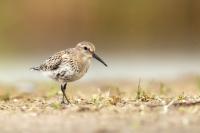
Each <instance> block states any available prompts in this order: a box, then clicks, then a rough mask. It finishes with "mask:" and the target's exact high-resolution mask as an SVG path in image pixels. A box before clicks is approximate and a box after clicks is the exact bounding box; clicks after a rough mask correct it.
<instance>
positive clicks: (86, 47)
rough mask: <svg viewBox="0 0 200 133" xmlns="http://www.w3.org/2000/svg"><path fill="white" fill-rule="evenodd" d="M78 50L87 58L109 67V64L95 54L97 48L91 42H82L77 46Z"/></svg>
mask: <svg viewBox="0 0 200 133" xmlns="http://www.w3.org/2000/svg"><path fill="white" fill-rule="evenodd" d="M76 49H78V50H79V51H80V52H81V54H82V55H83V56H84V57H85V58H87V59H91V58H95V59H97V60H98V61H100V62H101V63H103V64H104V65H105V66H107V64H106V63H105V62H104V61H103V60H102V59H101V58H100V57H99V56H98V55H97V54H96V53H95V46H94V44H92V43H91V42H86V41H83V42H80V43H78V44H77V45H76Z"/></svg>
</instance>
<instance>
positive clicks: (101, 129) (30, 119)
mask: <svg viewBox="0 0 200 133" xmlns="http://www.w3.org/2000/svg"><path fill="white" fill-rule="evenodd" d="M188 81H189V80H188ZM180 83H182V84H180ZM119 84H120V85H113V84H112V85H107V86H104V85H103V86H102V85H85V84H82V85H80V86H78V87H77V86H70V87H69V88H70V89H69V90H68V93H67V95H68V96H69V98H70V101H71V102H72V104H68V105H67V104H66V105H61V104H60V100H61V92H60V91H58V88H57V87H56V86H55V87H53V88H49V89H47V88H48V87H49V86H51V85H48V86H45V85H42V87H41V85H38V86H40V87H38V86H37V89H35V90H34V91H33V92H21V91H18V90H16V88H11V89H1V90H2V91H1V93H0V99H1V100H0V132H1V133H13V132H15V133H36V132H37V133H38V132H41V133H55V132H56V133H57V132H58V133H61V132H67V133H74V132H81V133H132V132H139V133H143V132H144V133H146V132H148V133H169V132H173V133H179V132H181V133H187V132H199V130H200V127H199V123H200V95H199V89H198V82H197V81H196V80H194V82H188V84H186V83H185V82H183V80H182V82H181V81H180V82H173V83H170V82H166V83H160V82H153V83H152V82H148V83H147V84H145V83H141V85H138V84H137V83H134V84H131V82H130V83H119ZM166 84H167V85H166ZM183 84H184V85H183ZM182 86H184V87H183V88H182ZM1 88H6V87H5V86H4V87H1ZM44 88H45V89H44ZM74 88H76V89H74ZM83 88H84V89H83ZM173 88H176V89H173ZM181 88H182V89H181Z"/></svg>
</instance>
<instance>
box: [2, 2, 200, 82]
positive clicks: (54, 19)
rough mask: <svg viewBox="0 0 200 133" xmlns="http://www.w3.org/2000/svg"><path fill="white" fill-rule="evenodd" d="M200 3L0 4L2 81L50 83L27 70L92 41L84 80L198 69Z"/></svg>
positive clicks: (177, 73) (160, 75)
mask: <svg viewBox="0 0 200 133" xmlns="http://www.w3.org/2000/svg"><path fill="white" fill-rule="evenodd" d="M199 7H200V1H198V0H162V1H161V0H151V1H149V0H123V1H122V0H118V1H116V0H109V1H108V0H73V1H70V0H18V1H15V0H6V1H0V81H3V82H12V81H16V80H46V78H45V77H43V76H41V75H40V74H38V73H37V72H30V71H29V68H30V67H31V66H35V65H38V64H40V63H41V62H43V61H44V60H45V59H47V58H48V57H49V56H50V55H52V54H54V53H55V52H57V51H59V50H62V49H66V48H69V47H74V46H75V45H76V44H77V43H78V42H80V41H84V40H86V41H91V42H93V43H94V44H95V45H96V47H97V48H96V49H97V53H98V54H99V55H100V56H101V57H102V58H103V59H104V60H105V61H106V62H107V64H108V65H109V67H108V68H105V67H104V66H103V65H102V64H100V63H98V62H97V61H94V62H93V65H92V67H91V69H90V71H89V73H87V75H86V76H85V77H84V78H83V79H82V81H84V80H91V79H97V80H98V79H139V78H142V79H146V78H147V79H174V78H177V77H179V76H183V75H188V74H195V75H198V74H199V72H200V58H199V57H200V38H199V36H200V16H199V13H200V8H199Z"/></svg>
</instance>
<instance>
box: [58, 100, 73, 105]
mask: <svg viewBox="0 0 200 133" xmlns="http://www.w3.org/2000/svg"><path fill="white" fill-rule="evenodd" d="M60 104H62V105H69V104H71V102H65V101H61V102H60Z"/></svg>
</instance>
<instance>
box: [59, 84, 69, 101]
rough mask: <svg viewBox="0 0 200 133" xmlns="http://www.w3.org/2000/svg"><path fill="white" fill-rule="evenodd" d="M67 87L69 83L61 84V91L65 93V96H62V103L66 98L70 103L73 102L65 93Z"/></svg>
mask: <svg viewBox="0 0 200 133" xmlns="http://www.w3.org/2000/svg"><path fill="white" fill-rule="evenodd" d="M66 87H67V83H65V84H62V85H61V91H62V93H63V98H62V101H61V104H65V99H66V100H67V102H68V103H70V104H71V102H70V101H69V99H68V98H67V95H66V93H65V90H66Z"/></svg>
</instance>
